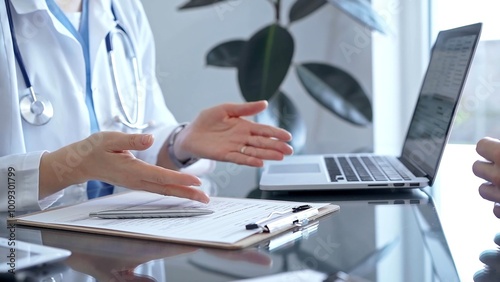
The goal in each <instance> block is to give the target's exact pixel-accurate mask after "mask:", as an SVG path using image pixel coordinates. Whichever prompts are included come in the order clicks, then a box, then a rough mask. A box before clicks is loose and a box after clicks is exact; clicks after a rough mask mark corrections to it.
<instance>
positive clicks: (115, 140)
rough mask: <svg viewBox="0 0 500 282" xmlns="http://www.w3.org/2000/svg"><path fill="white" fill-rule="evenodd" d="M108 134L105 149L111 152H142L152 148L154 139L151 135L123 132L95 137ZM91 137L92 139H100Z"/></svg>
mask: <svg viewBox="0 0 500 282" xmlns="http://www.w3.org/2000/svg"><path fill="white" fill-rule="evenodd" d="M99 134H106V137H105V143H104V144H105V149H107V150H110V151H125V150H136V151H142V150H146V149H147V148H149V147H151V145H153V142H154V137H153V135H151V134H125V133H121V132H102V133H96V134H94V135H96V136H98V135H99ZM94 135H93V136H91V138H98V137H94Z"/></svg>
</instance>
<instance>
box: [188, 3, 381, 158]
mask: <svg viewBox="0 0 500 282" xmlns="http://www.w3.org/2000/svg"><path fill="white" fill-rule="evenodd" d="M225 1H231V0H189V1H187V2H186V3H184V4H183V5H181V6H180V7H179V10H191V9H193V8H199V7H204V6H209V5H214V4H220V2H225ZM251 1H255V0H251ZM263 1H267V2H269V3H270V4H271V5H270V7H271V8H273V9H274V15H275V19H274V22H273V23H271V24H269V25H268V26H265V27H264V28H262V29H260V30H258V31H257V32H255V34H253V35H252V36H251V37H250V38H248V39H232V40H229V41H227V42H223V43H220V44H218V45H217V46H215V47H213V48H211V49H210V50H209V51H208V52H207V55H206V64H207V65H208V66H213V67H222V68H235V69H236V70H237V72H238V84H239V88H240V90H241V94H242V96H243V98H244V99H245V100H246V101H257V100H263V99H264V100H268V101H269V107H268V109H267V110H266V111H265V112H264V113H262V114H259V115H258V116H257V120H258V121H259V122H263V123H267V124H272V125H276V126H280V127H282V128H285V129H287V130H288V131H290V132H291V133H292V134H293V136H294V139H293V141H292V144H291V145H292V146H293V147H294V149H295V151H296V152H300V151H301V150H302V149H303V147H304V144H305V138H306V127H305V123H304V121H303V120H302V118H301V116H300V114H299V111H298V110H297V107H296V106H295V105H294V103H293V102H292V101H291V100H290V99H289V98H288V97H287V94H286V93H285V92H284V91H283V90H282V89H281V88H280V87H281V85H282V83H283V81H284V80H285V78H286V76H287V75H288V73H289V70H290V68H294V69H295V73H296V75H297V76H298V78H299V81H300V82H301V84H302V86H303V87H304V89H305V91H306V92H307V93H308V94H309V95H310V96H311V97H312V98H313V99H314V100H316V101H317V102H318V103H319V104H320V105H321V106H323V107H324V108H325V109H327V110H328V111H330V112H331V113H333V114H335V115H336V116H338V117H339V118H341V119H343V120H345V121H347V122H349V123H351V124H353V125H356V126H367V125H369V124H371V122H372V106H371V103H370V99H369V98H368V96H367V95H366V93H365V91H364V90H363V88H362V87H361V85H360V84H359V83H358V81H357V80H356V79H355V78H354V77H353V76H351V75H350V74H349V73H347V72H346V71H344V70H342V69H340V68H339V67H336V66H333V65H330V64H325V63H318V62H294V63H292V58H293V53H294V49H295V44H294V38H293V35H292V34H291V32H290V30H289V27H290V26H291V25H292V24H296V23H297V22H299V20H301V19H303V18H305V17H307V16H310V15H312V14H313V13H314V12H315V11H317V10H318V9H321V8H322V7H324V6H326V5H329V4H331V5H334V6H335V7H336V8H337V9H339V10H340V11H342V12H344V13H346V14H347V15H349V16H350V17H352V18H353V19H355V20H356V21H358V22H359V23H361V24H362V25H364V26H366V27H367V28H368V29H370V30H371V31H378V32H381V33H384V32H385V25H384V22H383V21H382V20H381V18H380V16H379V15H378V14H377V13H376V12H375V11H374V10H373V9H372V7H371V5H370V3H369V2H368V1H367V0H294V3H293V4H292V5H291V6H290V9H289V11H288V25H287V26H284V25H282V21H283V19H282V9H283V8H282V2H281V0H263Z"/></svg>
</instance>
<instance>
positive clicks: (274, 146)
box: [245, 136, 293, 160]
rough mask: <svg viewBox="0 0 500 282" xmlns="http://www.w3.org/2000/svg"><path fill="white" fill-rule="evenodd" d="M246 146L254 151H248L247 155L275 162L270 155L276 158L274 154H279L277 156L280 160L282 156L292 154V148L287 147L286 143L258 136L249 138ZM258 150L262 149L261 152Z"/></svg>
mask: <svg viewBox="0 0 500 282" xmlns="http://www.w3.org/2000/svg"><path fill="white" fill-rule="evenodd" d="M246 145H247V146H248V147H249V148H250V147H254V149H255V151H254V152H252V151H251V150H249V151H248V152H249V153H248V155H251V156H254V157H261V158H263V159H266V160H275V159H276V157H272V155H275V156H276V153H279V155H280V156H281V157H280V158H279V159H281V158H282V157H283V155H291V154H293V148H292V146H290V145H288V144H287V143H285V142H282V141H277V140H274V139H270V138H264V137H260V136H253V137H251V138H249V139H248V142H247V143H246ZM258 149H263V150H258ZM245 151H246V150H245ZM259 153H260V154H259ZM267 154H269V156H267Z"/></svg>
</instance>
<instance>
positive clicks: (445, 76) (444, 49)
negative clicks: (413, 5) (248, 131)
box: [259, 23, 482, 191]
mask: <svg viewBox="0 0 500 282" xmlns="http://www.w3.org/2000/svg"><path fill="white" fill-rule="evenodd" d="M481 28H482V24H481V23H477V24H473V25H468V26H463V27H458V28H454V29H450V30H445V31H441V32H440V33H439V34H438V36H437V39H436V42H435V44H434V46H433V48H432V51H431V59H430V61H429V65H428V67H427V72H426V74H425V76H424V80H423V83H422V86H421V89H420V94H419V97H418V100H417V104H416V106H415V109H414V112H413V117H412V120H411V122H410V126H409V129H408V132H407V135H406V139H405V141H404V145H403V148H402V151H401V153H400V155H399V156H380V155H376V154H354V153H352V154H323V155H294V156H287V157H285V158H284V159H283V160H282V161H268V162H265V164H264V168H263V170H262V175H261V179H260V183H259V187H260V189H261V190H268V191H293V190H336V189H368V188H369V189H372V188H384V189H408V188H422V187H426V186H432V184H433V182H434V179H435V177H436V173H437V170H438V167H439V163H440V161H441V157H442V154H443V151H444V147H445V145H446V142H447V140H448V138H449V134H450V131H451V124H452V121H453V118H454V116H455V113H456V111H457V108H458V107H457V106H458V103H459V100H460V96H461V93H462V90H463V87H464V84H465V81H466V77H467V74H468V71H469V68H470V65H471V62H472V59H473V57H474V53H475V50H476V47H477V43H478V41H479V38H480V34H481Z"/></svg>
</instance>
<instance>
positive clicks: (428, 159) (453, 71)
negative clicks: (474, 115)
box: [401, 23, 481, 185]
mask: <svg viewBox="0 0 500 282" xmlns="http://www.w3.org/2000/svg"><path fill="white" fill-rule="evenodd" d="M480 30H481V24H480V23H479V24H474V25H470V26H467V27H461V28H456V29H452V30H446V31H442V32H440V33H439V35H438V37H437V40H436V43H435V44H434V47H433V49H432V53H431V60H430V62H429V66H428V69H427V73H426V74H425V78H424V82H423V84H422V88H421V90H420V95H419V98H418V101H417V106H416V107H415V111H414V113H413V118H412V120H411V123H410V127H409V129H408V133H407V136H406V139H405V143H404V145H403V151H402V154H401V160H402V161H403V162H404V163H406V164H407V163H410V164H411V165H412V166H415V167H417V168H418V169H420V170H422V171H423V172H424V173H425V174H426V175H427V177H428V178H429V179H430V184H431V185H432V182H433V181H434V177H435V175H436V173H437V169H438V166H439V161H440V159H441V155H442V153H443V150H444V146H445V144H446V141H447V139H448V135H449V132H450V129H451V124H452V120H453V117H454V115H455V112H456V109H457V105H458V101H459V98H460V95H461V92H462V88H463V86H464V84H465V80H466V77H467V73H468V70H469V67H470V64H471V61H472V58H473V55H474V52H475V49H476V46H477V42H478V40H479V35H480Z"/></svg>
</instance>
